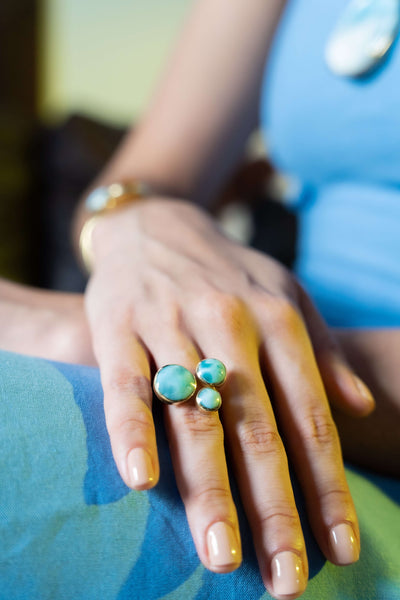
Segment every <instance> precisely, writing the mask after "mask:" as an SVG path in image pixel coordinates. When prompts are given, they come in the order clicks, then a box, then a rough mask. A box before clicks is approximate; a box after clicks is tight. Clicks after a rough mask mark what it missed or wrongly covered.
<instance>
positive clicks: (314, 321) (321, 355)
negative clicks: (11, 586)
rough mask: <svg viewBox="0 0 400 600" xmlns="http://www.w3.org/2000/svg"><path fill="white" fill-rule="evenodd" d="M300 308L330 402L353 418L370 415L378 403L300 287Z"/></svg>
mask: <svg viewBox="0 0 400 600" xmlns="http://www.w3.org/2000/svg"><path fill="white" fill-rule="evenodd" d="M299 305H300V308H301V311H302V314H303V317H304V320H305V322H306V325H307V329H308V332H309V335H310V338H311V341H312V344H313V347H314V353H315V358H316V361H317V364H318V368H319V371H320V373H321V377H322V380H323V382H324V386H325V390H326V393H327V396H328V398H329V400H330V402H331V403H332V405H334V406H335V407H336V408H338V409H339V410H340V411H342V412H344V413H347V414H349V415H351V416H353V417H357V416H359V417H364V416H366V415H368V414H370V413H371V412H372V411H373V410H374V408H375V401H374V398H373V396H372V394H371V392H370V390H369V388H368V387H367V386H366V384H365V383H364V382H363V381H362V380H361V379H360V378H359V377H358V376H357V375H356V374H355V373H354V371H353V369H352V368H351V367H350V365H349V364H348V363H347V361H346V359H345V357H344V355H343V352H342V351H341V349H340V347H339V344H338V342H337V341H336V339H335V338H334V336H333V334H332V333H331V331H330V330H329V328H328V327H327V325H326V324H325V322H324V321H323V319H322V317H321V316H320V314H319V313H318V311H317V309H316V308H315V306H314V305H313V303H312V301H311V300H310V298H309V297H308V296H307V294H306V293H305V292H304V290H303V289H302V288H301V287H300V286H299Z"/></svg>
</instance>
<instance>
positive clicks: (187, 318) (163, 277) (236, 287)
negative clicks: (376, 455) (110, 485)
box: [86, 198, 373, 598]
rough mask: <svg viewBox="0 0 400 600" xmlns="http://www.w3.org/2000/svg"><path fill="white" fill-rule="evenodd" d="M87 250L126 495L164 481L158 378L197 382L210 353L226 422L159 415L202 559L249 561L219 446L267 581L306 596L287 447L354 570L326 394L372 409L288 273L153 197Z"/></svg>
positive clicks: (318, 531) (352, 533) (332, 539)
mask: <svg viewBox="0 0 400 600" xmlns="http://www.w3.org/2000/svg"><path fill="white" fill-rule="evenodd" d="M93 248H94V264H95V267H94V274H93V275H92V277H91V280H90V282H89V286H88V290H87V294H86V308H87V314H88V317H89V322H90V327H91V331H92V336H93V343H94V351H95V355H96V358H97V360H98V362H99V365H100V370H101V377H102V383H103V388H104V402H105V413H106V420H107V426H108V430H109V433H110V438H111V444H112V448H113V453H114V457H115V460H116V463H117V465H118V468H119V470H120V473H121V475H122V477H123V479H124V480H125V482H126V483H127V485H129V486H130V487H132V488H135V489H139V490H140V489H148V488H150V487H152V486H154V485H155V484H156V482H157V479H158V476H159V465H158V459H157V448H156V439H155V433H154V425H153V419H152V412H151V405H152V388H151V378H152V374H153V372H154V369H156V368H159V367H161V366H163V365H165V364H169V363H178V364H181V365H184V366H185V367H187V368H188V369H189V370H191V371H192V372H193V371H194V368H195V366H196V364H197V363H198V361H199V360H200V359H201V358H203V357H216V358H219V359H220V360H222V361H223V362H224V363H225V365H226V366H227V370H228V380H227V383H226V385H225V387H224V388H223V390H222V395H223V406H222V409H221V411H220V417H221V420H220V418H219V416H218V414H216V413H213V414H203V413H201V412H199V411H198V410H197V409H196V408H195V407H194V406H193V402H188V403H186V404H183V405H179V406H166V407H165V423H166V428H167V433H168V436H169V442H170V448H171V454H172V460H173V463H174V468H175V473H176V479H177V483H178V487H179V490H180V493H181V496H182V499H183V502H184V504H185V507H186V512H187V517H188V521H189V525H190V528H191V532H192V535H193V539H194V542H195V545H196V548H197V551H198V554H199V557H200V559H201V561H202V562H203V563H204V565H205V566H206V567H207V568H209V569H211V570H213V571H216V572H228V571H231V570H233V569H235V568H236V567H237V566H238V565H239V564H240V560H241V550H240V539H239V529H238V522H237V515H236V509H235V506H234V504H233V501H232V497H231V492H230V489H229V481H228V475H227V467H226V460H225V451H224V436H225V440H226V445H227V448H228V451H229V454H230V457H231V460H232V463H233V466H234V469H235V475H236V478H237V481H238V484H239V487H240V490H241V496H242V500H243V503H244V506H245V510H246V513H247V517H248V519H249V522H250V526H251V528H252V531H253V536H254V543H255V547H256V551H257V555H258V559H259V564H260V569H261V573H262V576H263V580H264V582H265V585H266V587H267V588H268V590H269V591H270V592H271V593H272V594H273V595H274V596H275V597H281V596H285V597H293V598H294V597H296V596H297V595H299V594H300V593H302V591H303V590H304V588H305V585H306V580H307V557H306V552H305V547H304V539H303V534H302V531H301V526H300V521H299V517H298V513H297V510H296V506H295V502H294V498H293V492H292V487H291V482H290V478H289V471H288V465H287V457H286V453H288V455H289V456H290V459H291V461H292V462H293V464H294V466H295V468H296V471H297V475H298V477H299V480H300V482H301V485H302V488H303V492H304V495H305V497H306V502H307V506H308V512H309V517H310V521H311V524H312V527H313V530H314V533H315V536H316V538H317V540H318V542H319V545H320V547H321V549H322V551H323V552H324V554H325V555H326V556H327V558H328V559H329V560H331V561H332V562H334V563H336V564H348V563H351V562H353V561H355V560H357V558H358V553H359V530H358V525H357V517H356V514H355V510H354V506H353V502H352V499H351V497H350V493H349V489H348V486H347V483H346V479H345V474H344V469H343V463H342V458H341V452H340V445H339V440H338V436H337V432H336V428H335V425H334V423H333V421H332V417H331V413H330V409H329V404H328V401H327V396H326V392H327V393H328V395H329V398H330V399H331V400H332V402H334V403H336V405H338V406H341V407H345V408H346V409H347V410H348V411H350V412H353V413H356V414H364V413H367V412H369V411H370V410H371V409H372V407H373V401H372V398H371V396H370V394H369V392H368V390H367V389H366V388H365V386H364V385H363V384H362V383H361V382H360V381H359V380H358V379H356V378H355V377H354V375H353V373H352V372H351V371H350V369H349V368H348V366H347V365H346V364H345V362H344V361H343V359H342V357H341V355H340V353H339V352H338V350H337V348H336V346H335V345H334V343H333V341H332V339H331V337H330V335H329V333H328V331H327V329H326V327H325V326H324V325H323V323H322V321H321V319H320V318H319V317H318V315H317V314H316V313H315V311H314V309H313V308H312V306H311V303H310V301H309V300H308V299H307V298H306V296H305V294H304V292H303V291H302V290H301V288H300V286H299V285H298V284H297V282H296V281H295V280H294V279H293V277H292V276H291V275H290V274H289V273H288V272H287V271H286V270H284V269H283V268H282V267H281V266H280V265H279V264H278V263H276V262H274V261H273V260H271V259H269V258H268V257H266V256H264V255H262V254H260V253H258V252H255V251H253V250H250V249H248V248H244V247H242V246H240V245H238V244H236V243H234V242H232V241H231V240H229V239H227V238H226V237H224V236H223V235H222V234H221V233H220V232H219V230H218V229H217V228H216V226H215V224H214V222H213V221H212V220H211V219H210V218H209V217H208V216H207V215H206V214H204V213H203V212H201V211H200V210H199V209H197V208H195V207H194V206H192V205H189V204H186V203H184V202H179V201H173V200H166V199H157V198H153V199H151V200H147V201H145V202H143V203H138V204H135V205H132V206H131V207H129V208H126V209H124V210H121V211H118V212H117V211H115V212H114V213H113V214H111V215H108V216H107V217H105V218H103V219H102V220H100V221H99V223H98V225H97V227H96V228H95V230H94V235H93ZM324 384H325V389H324ZM272 403H273V404H272ZM276 419H277V420H278V423H279V428H280V429H279V431H278V428H277V424H276ZM280 433H281V434H282V436H283V438H284V440H285V443H284V444H283V442H282V437H281V435H280Z"/></svg>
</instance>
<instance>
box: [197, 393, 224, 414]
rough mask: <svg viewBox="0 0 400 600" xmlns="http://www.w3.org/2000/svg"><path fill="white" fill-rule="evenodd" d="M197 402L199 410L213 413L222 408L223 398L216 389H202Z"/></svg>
mask: <svg viewBox="0 0 400 600" xmlns="http://www.w3.org/2000/svg"><path fill="white" fill-rule="evenodd" d="M196 402H197V405H198V406H199V408H201V409H202V410H205V411H207V412H211V411H215V410H218V409H219V408H221V404H222V398H221V394H220V393H219V392H218V391H217V390H214V388H202V389H201V390H200V391H199V392H198V394H197V396H196Z"/></svg>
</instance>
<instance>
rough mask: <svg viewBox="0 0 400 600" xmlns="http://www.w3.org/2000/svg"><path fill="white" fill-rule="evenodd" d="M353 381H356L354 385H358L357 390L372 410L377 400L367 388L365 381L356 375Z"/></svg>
mask: <svg viewBox="0 0 400 600" xmlns="http://www.w3.org/2000/svg"><path fill="white" fill-rule="evenodd" d="M353 379H354V383H355V384H356V388H357V390H358V392H359V393H360V395H361V397H362V398H363V400H364V402H365V404H366V406H367V408H369V409H370V410H372V409H373V408H374V407H375V400H374V398H373V396H372V394H371V392H370V390H369V389H368V388H367V386H366V385H365V383H364V382H363V381H361V379H360V378H359V377H357V376H356V375H354V376H353Z"/></svg>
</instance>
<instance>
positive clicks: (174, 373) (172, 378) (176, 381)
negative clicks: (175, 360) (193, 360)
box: [153, 365, 197, 404]
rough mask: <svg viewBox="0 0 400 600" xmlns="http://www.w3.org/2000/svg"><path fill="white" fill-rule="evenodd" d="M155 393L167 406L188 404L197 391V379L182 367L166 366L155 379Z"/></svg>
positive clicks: (158, 372)
mask: <svg viewBox="0 0 400 600" xmlns="http://www.w3.org/2000/svg"><path fill="white" fill-rule="evenodd" d="M153 387H154V391H155V393H156V394H157V396H158V398H160V400H162V401H163V402H167V404H177V403H179V402H186V400H189V398H191V397H192V396H193V394H194V393H195V391H196V387H197V383H196V378H195V376H194V375H193V373H191V372H190V371H189V370H188V369H186V368H185V367H182V366H181V365H166V366H165V367H162V368H161V369H159V370H158V371H157V373H156V375H155V377H154V383H153Z"/></svg>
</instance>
